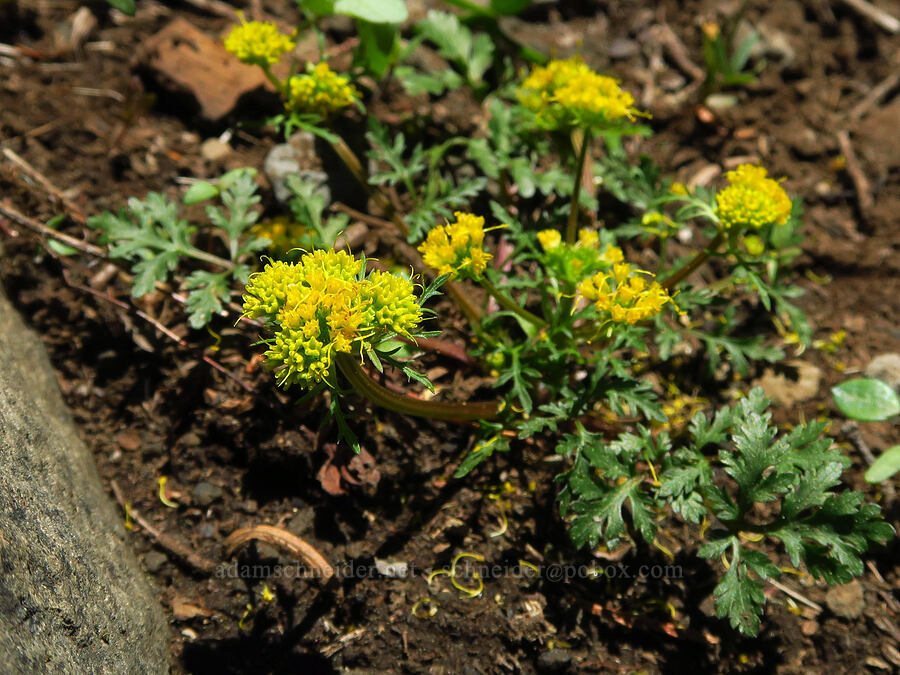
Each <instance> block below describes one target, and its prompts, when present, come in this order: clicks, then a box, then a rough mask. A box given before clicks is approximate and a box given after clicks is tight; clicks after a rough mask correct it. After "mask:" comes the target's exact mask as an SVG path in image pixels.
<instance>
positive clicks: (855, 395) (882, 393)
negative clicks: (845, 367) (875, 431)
mask: <svg viewBox="0 0 900 675" xmlns="http://www.w3.org/2000/svg"><path fill="white" fill-rule="evenodd" d="M831 395H832V396H834V403H835V405H836V406H837V408H838V410H840V411H841V413H842V414H844V415H845V416H846V417H849V418H850V419H854V420H859V421H861V422H881V421H883V420H887V419H890V418H891V417H894V416H895V415H900V397H898V396H897V392H896V391H894V389H893V387H891V386H889V385H888V384H885V383H884V382H882V381H881V380H876V379H874V378H858V379H855V380H848V381H846V382H844V383H842V384H839V385H837V386H836V387H832V389H831Z"/></svg>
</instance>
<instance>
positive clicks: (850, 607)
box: [825, 579, 866, 619]
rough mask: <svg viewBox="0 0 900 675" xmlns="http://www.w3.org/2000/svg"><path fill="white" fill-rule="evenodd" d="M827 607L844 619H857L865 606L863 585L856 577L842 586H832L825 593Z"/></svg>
mask: <svg viewBox="0 0 900 675" xmlns="http://www.w3.org/2000/svg"><path fill="white" fill-rule="evenodd" d="M825 604H826V605H828V609H830V610H831V611H832V612H834V613H835V614H836V615H837V616H839V617H842V618H844V619H858V618H859V617H860V616H861V615H862V613H863V609H865V607H866V600H865V597H863V587H862V584H861V583H859V580H858V579H854V580H853V581H851V582H850V583H849V584H844V585H842V586H832V587H831V588H829V589H828V592H827V593H826V594H825Z"/></svg>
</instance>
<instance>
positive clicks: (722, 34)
mask: <svg viewBox="0 0 900 675" xmlns="http://www.w3.org/2000/svg"><path fill="white" fill-rule="evenodd" d="M742 13H743V12H740V13H739V15H738V16H737V17H734V18H733V19H732V20H731V21H729V22H728V26H727V27H725V29H724V30H723V29H720V28H719V27H718V26H716V25H714V24H709V25H707V26H704V31H703V64H704V65H705V66H706V82H705V83H704V93H706V94H710V93H713V92H715V91H719V90H721V89H725V88H728V87H740V86H746V85H748V84H753V83H754V82H756V75H757V73H758V72H759V70H761V69H762V68H763V67H764V65H765V64H760V67H759V68H758V69H756V70H749V69H748V68H747V63H748V61H749V60H750V54H751V53H752V51H753V48H754V47H755V46H756V45H757V44H758V43H759V40H760V37H759V33H757V32H756V31H751V32H750V33H749V34H748V35H747V36H746V37H745V38H744V39H743V40H741V41H740V42H738V43H735V33H736V27H737V25H738V24H739V22H740V14H742Z"/></svg>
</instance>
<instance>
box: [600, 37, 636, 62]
mask: <svg viewBox="0 0 900 675" xmlns="http://www.w3.org/2000/svg"><path fill="white" fill-rule="evenodd" d="M606 51H607V54H609V58H611V59H630V58H631V57H632V56H634V55H635V54H637V53H638V51H640V47H638V43H637V42H635V41H634V40H626V39H622V38H620V39H618V40H613V41H612V42H611V43H610V45H609V47H607V48H606Z"/></svg>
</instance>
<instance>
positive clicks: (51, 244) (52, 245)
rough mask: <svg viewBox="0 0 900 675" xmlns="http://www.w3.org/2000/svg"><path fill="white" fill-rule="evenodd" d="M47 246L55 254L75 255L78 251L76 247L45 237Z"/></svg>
mask: <svg viewBox="0 0 900 675" xmlns="http://www.w3.org/2000/svg"><path fill="white" fill-rule="evenodd" d="M47 248H49V249H50V250H51V251H53V252H54V253H55V254H56V255H63V256H65V255H75V254H76V253H78V249H77V248H73V247H71V246H69V245H68V244H64V243H62V242H61V241H59V240H58V239H47Z"/></svg>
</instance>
